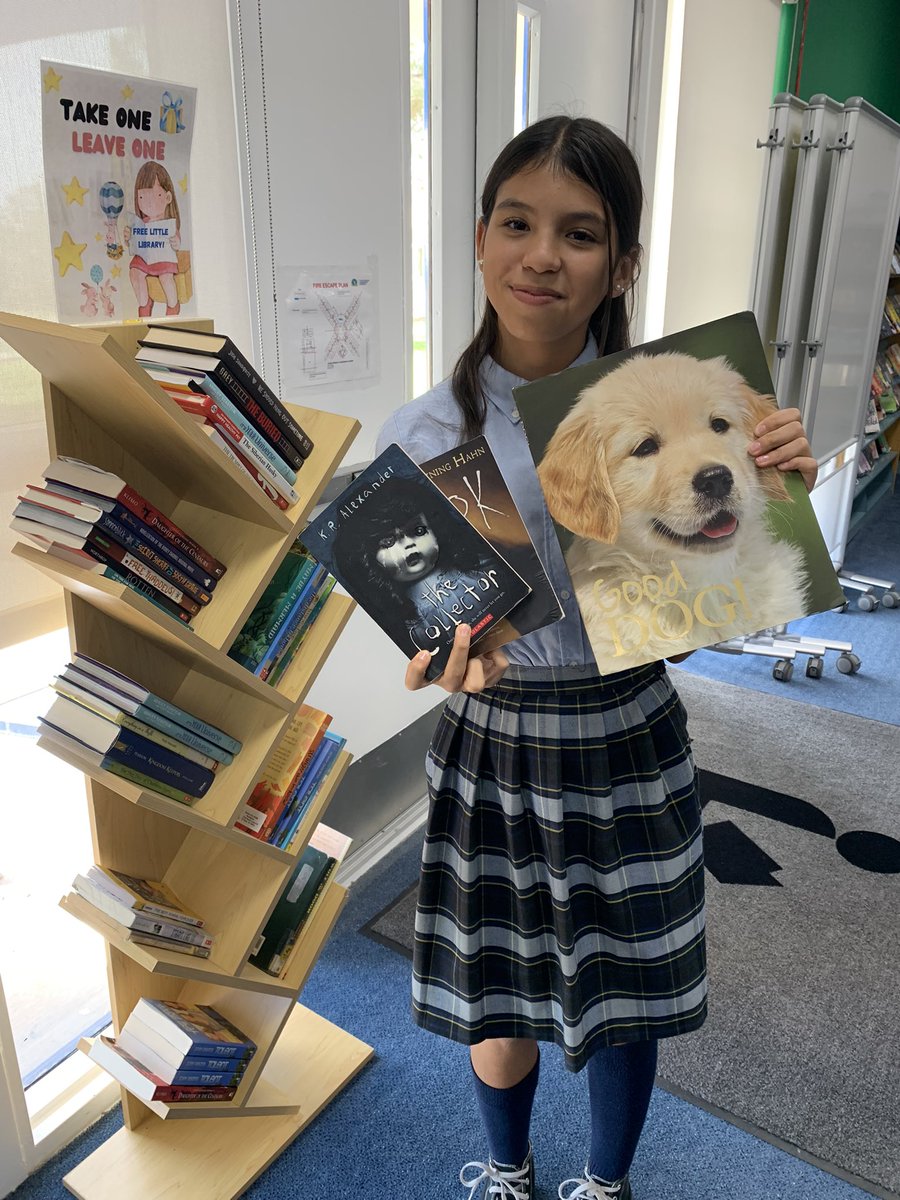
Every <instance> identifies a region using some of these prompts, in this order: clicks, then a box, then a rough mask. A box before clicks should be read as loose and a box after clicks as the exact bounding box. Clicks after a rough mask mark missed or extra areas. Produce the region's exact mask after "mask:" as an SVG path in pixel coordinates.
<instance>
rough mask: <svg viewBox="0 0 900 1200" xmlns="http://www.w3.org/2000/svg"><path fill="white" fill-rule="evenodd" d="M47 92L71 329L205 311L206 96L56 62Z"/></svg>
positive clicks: (60, 278)
mask: <svg viewBox="0 0 900 1200" xmlns="http://www.w3.org/2000/svg"><path fill="white" fill-rule="evenodd" d="M41 88H42V128H43V149H44V180H45V184H46V189H47V211H48V215H49V219H50V247H51V253H52V262H53V278H54V283H55V285H56V306H57V314H58V317H59V320H60V321H65V322H68V323H70V324H85V323H90V322H93V321H123V320H134V319H138V318H139V319H143V320H149V319H150V318H158V317H161V316H165V315H169V316H174V315H176V314H190V313H193V312H194V303H193V291H194V289H193V281H192V278H191V220H190V213H191V187H190V157H191V135H192V133H193V128H194V113H195V108H196V101H197V89H196V88H191V87H182V86H181V84H176V83H167V82H163V81H159V80H150V79H138V78H133V77H132V76H128V75H116V74H113V73H112V72H111V71H95V70H91V69H89V68H87V67H74V66H69V65H67V64H65V63H57V62H47V61H46V60H43V61H42V62H41Z"/></svg>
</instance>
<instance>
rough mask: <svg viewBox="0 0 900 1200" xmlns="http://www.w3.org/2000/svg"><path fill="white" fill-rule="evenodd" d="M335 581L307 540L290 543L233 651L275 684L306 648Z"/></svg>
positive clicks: (261, 676) (263, 677)
mask: <svg viewBox="0 0 900 1200" xmlns="http://www.w3.org/2000/svg"><path fill="white" fill-rule="evenodd" d="M334 584H335V580H334V577H333V576H332V575H329V573H328V571H327V570H326V569H325V567H323V566H320V564H319V563H317V562H316V560H315V559H314V558H313V556H312V555H311V554H310V553H309V551H308V550H307V549H306V547H305V546H304V545H303V543H302V542H301V541H299V540H298V541H296V542H294V544H293V545H292V546H291V547H290V549H289V550H288V552H287V554H286V555H285V557H284V558H283V559H282V561H281V563H280V564H279V565H278V567H277V569H276V571H275V574H274V575H273V576H272V578H271V580H270V581H269V583H268V585H267V586H266V588H265V590H264V591H263V594H262V595H261V596H260V598H259V600H258V601H257V603H256V604H255V605H254V608H253V611H252V612H251V613H250V616H249V617H248V618H247V620H246V621H245V622H244V624H243V626H242V628H241V630H240V632H239V633H238V635H237V637H236V638H235V639H234V641H233V642H232V644H231V646H230V648H229V650H228V655H229V657H230V658H233V659H234V660H235V662H239V663H240V664H241V666H242V667H246V668H247V670H248V671H252V672H253V674H254V675H257V676H258V677H259V678H260V679H262V680H265V681H267V682H268V683H270V684H271V685H272V686H273V687H274V686H275V684H277V683H278V681H279V679H281V677H282V675H283V674H284V672H285V671H286V670H287V668H288V666H289V665H290V663H291V662H292V660H293V658H294V656H295V655H296V653H297V651H298V650H299V649H300V647H301V645H302V644H303V641H304V639H305V637H306V635H307V634H308V633H309V630H310V629H311V628H312V625H313V623H314V622H315V620H316V618H317V617H318V615H319V613H320V612H321V611H322V608H323V606H324V604H325V601H326V600H327V599H328V597H329V596H330V595H331V591H332V589H333V587H334Z"/></svg>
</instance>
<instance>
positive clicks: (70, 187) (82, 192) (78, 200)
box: [62, 175, 91, 206]
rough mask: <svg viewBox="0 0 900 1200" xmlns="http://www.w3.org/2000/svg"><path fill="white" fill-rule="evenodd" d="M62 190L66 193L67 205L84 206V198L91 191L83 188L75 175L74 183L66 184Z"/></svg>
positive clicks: (73, 177)
mask: <svg viewBox="0 0 900 1200" xmlns="http://www.w3.org/2000/svg"><path fill="white" fill-rule="evenodd" d="M62 190H63V191H64V192H65V193H66V204H81V205H82V206H83V205H84V198H85V196H86V195H87V194H88V192H89V191H90V190H91V189H90V188H86V187H82V186H81V184H80V183H79V182H78V179H77V177H76V176H75V175H73V176H72V182H71V183H64V184H63V185H62Z"/></svg>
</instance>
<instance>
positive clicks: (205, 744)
mask: <svg viewBox="0 0 900 1200" xmlns="http://www.w3.org/2000/svg"><path fill="white" fill-rule="evenodd" d="M185 715H187V714H185ZM134 716H135V717H136V718H137V720H139V721H143V722H144V724H145V725H150V726H152V727H153V728H154V729H158V730H159V732H160V733H165V734H167V735H168V736H169V737H170V738H171V739H172V740H173V741H175V742H181V743H182V744H183V745H185V746H189V747H190V748H191V750H196V751H197V752H198V754H203V755H205V756H206V757H207V758H212V759H214V760H215V761H216V762H220V763H222V764H223V766H226V767H227V766H228V764H229V763H231V762H234V755H233V754H232V753H231V751H230V750H225V749H223V748H222V747H221V746H218V745H216V744H215V743H213V742H211V741H209V740H208V739H207V738H204V737H201V736H200V735H199V734H196V733H192V732H191V731H190V730H189V729H185V727H184V725H180V724H179V723H178V722H177V721H172V720H170V719H169V718H168V717H165V716H163V714H162V713H161V712H157V711H156V709H155V708H150V706H149V705H147V704H139V705H138V708H137V711H136V712H135V713H134Z"/></svg>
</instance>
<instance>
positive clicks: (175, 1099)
mask: <svg viewBox="0 0 900 1200" xmlns="http://www.w3.org/2000/svg"><path fill="white" fill-rule="evenodd" d="M88 1058H90V1059H91V1060H92V1061H93V1062H95V1063H97V1065H98V1066H101V1067H103V1069H104V1070H105V1071H108V1072H109V1074H110V1075H112V1077H113V1078H114V1079H116V1080H118V1082H119V1083H121V1084H122V1086H123V1087H124V1088H127V1090H128V1091H129V1092H131V1093H132V1095H134V1096H137V1098H138V1099H139V1100H145V1101H151V1100H155V1101H159V1102H161V1103H165V1104H179V1103H181V1104H187V1103H191V1102H193V1103H195V1104H196V1103H199V1102H200V1101H204V1102H209V1101H223V1102H224V1101H228V1100H232V1099H233V1098H234V1094H235V1092H236V1091H237V1086H236V1084H234V1083H232V1084H229V1085H227V1086H215V1085H210V1084H197V1085H187V1084H181V1083H167V1082H166V1081H165V1080H164V1079H161V1078H160V1077H159V1076H158V1075H154V1074H153V1072H152V1071H150V1070H149V1069H148V1068H147V1067H145V1066H143V1065H142V1064H141V1063H140V1062H139V1061H138V1059H136V1058H135V1057H134V1056H133V1055H131V1054H129V1053H128V1052H127V1051H126V1050H124V1049H123V1048H122V1047H121V1046H120V1045H118V1044H117V1043H116V1040H115V1038H110V1037H105V1036H101V1037H98V1038H96V1039H95V1040H94V1042H93V1044H92V1046H91V1049H90V1051H89V1052H88Z"/></svg>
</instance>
